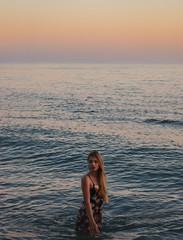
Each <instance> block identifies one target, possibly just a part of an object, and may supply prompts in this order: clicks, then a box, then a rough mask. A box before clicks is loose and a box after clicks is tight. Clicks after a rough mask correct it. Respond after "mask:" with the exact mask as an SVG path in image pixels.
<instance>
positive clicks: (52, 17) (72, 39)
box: [0, 0, 183, 59]
mask: <svg viewBox="0 0 183 240" xmlns="http://www.w3.org/2000/svg"><path fill="white" fill-rule="evenodd" d="M70 1H71V0H70ZM101 1H102V0H101ZM163 1H164V0H162V2H163ZM15 2H16V0H15ZM18 2H19V5H18ZM79 2H82V1H81V0H80V1H79ZM94 2H95V1H94ZM107 2H108V4H107V7H106V8H104V9H102V8H101V7H98V8H95V7H96V6H97V4H93V5H92V6H93V8H92V6H88V5H86V4H85V5H84V6H82V7H81V6H80V7H79V6H77V5H74V6H71V7H70V8H69V5H68V4H69V3H68V4H66V3H65V4H61V3H55V1H54V2H53V4H52V3H51V2H49V1H46V4H45V6H44V7H43V8H41V7H40V6H39V8H38V9H36V10H35V9H34V6H35V4H36V3H35V2H34V1H33V3H32V4H31V2H29V6H28V7H26V4H25V2H24V4H23V3H22V1H21V0H17V5H16V4H14V5H15V6H12V7H11V8H10V6H9V5H8V3H7V4H4V5H5V6H4V11H3V8H1V10H0V15H1V17H0V18H1V21H0V31H1V42H0V51H2V52H3V53H4V54H5V55H6V52H7V53H8V52H9V53H10V52H11V51H12V49H14V50H15V51H16V49H17V51H21V49H22V50H24V49H25V48H27V49H30V50H31V51H34V50H35V52H36V51H38V52H40V53H41V51H48V53H49V51H52V50H53V51H56V52H59V51H62V50H64V51H66V50H67V51H70V53H69V54H71V55H72V52H71V51H78V53H79V51H82V52H83V53H84V51H86V52H87V51H88V52H90V51H91V52H93V51H95V52H96V53H97V52H98V51H99V52H100V51H101V52H102V51H103V52H105V51H109V53H111V52H114V53H115V52H123V51H126V50H129V51H130V52H132V51H137V52H139V51H141V50H142V51H143V50H147V49H149V50H150V52H151V51H152V50H153V49H157V50H162V51H167V52H170V53H172V52H179V54H180V52H181V54H182V55H183V32H182V29H183V14H182V11H181V9H183V3H180V2H179V1H178V0H175V1H174V5H171V6H169V8H168V6H167V8H166V11H165V9H164V8H163V5H158V3H157V5H155V6H151V8H150V7H148V5H147V3H146V4H145V1H143V0H141V2H142V3H143V4H141V5H140V4H137V3H135V1H134V2H133V1H132V2H133V6H132V5H130V4H129V5H125V4H124V3H121V2H123V1H117V3H118V4H116V6H115V7H114V5H112V2H111V3H110V2H109V1H107ZM160 2H161V0H160ZM38 3H39V4H40V3H41V2H40V1H39V0H38V1H37V4H38ZM82 3H83V2H82ZM123 5H124V7H125V6H126V8H123ZM37 6H38V5H37ZM110 6H111V8H110ZM158 6H159V8H158ZM172 6H174V8H172ZM25 7H26V8H25ZM181 7H182V8H181ZM23 9H25V11H22V10H23ZM182 59H183V56H182Z"/></svg>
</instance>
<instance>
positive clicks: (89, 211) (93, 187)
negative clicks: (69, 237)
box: [76, 151, 108, 234]
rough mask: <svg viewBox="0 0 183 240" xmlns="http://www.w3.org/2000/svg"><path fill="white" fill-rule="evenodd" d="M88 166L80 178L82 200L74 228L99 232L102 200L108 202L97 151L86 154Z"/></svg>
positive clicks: (104, 175)
mask: <svg viewBox="0 0 183 240" xmlns="http://www.w3.org/2000/svg"><path fill="white" fill-rule="evenodd" d="M88 168H89V172H88V173H87V174H86V175H84V176H83V177H82V179H81V187H82V192H83V199H84V201H83V205H82V206H81V208H80V210H79V213H78V215H77V217H76V230H77V231H86V232H89V233H90V234H99V230H100V229H101V227H102V207H103V201H104V202H105V203H108V197H107V187H106V178H105V177H106V174H105V171H104V163H103V159H102V156H101V155H100V153H99V152H97V151H92V152H91V153H90V154H89V155H88Z"/></svg>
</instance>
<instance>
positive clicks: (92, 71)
mask: <svg viewBox="0 0 183 240" xmlns="http://www.w3.org/2000/svg"><path fill="white" fill-rule="evenodd" d="M0 86H1V88H0V91H1V94H0V101H1V111H0V146H1V152H0V196H1V200H0V240H14V239H18V240H25V239H26V240H38V239H44V240H57V239H58V240H65V239H78V240H79V239H103V240H109V239H110V240H117V239H123V240H161V239H163V240H164V239H170V240H181V239H183V65H176V64H174V65H173V64H172V65H171V64H169V65H165V64H164V65H163V64H161V65H160V64H144V65H143V64H139V65H138V64H137V65H136V64H0ZM92 150H98V151H99V152H100V153H101V155H102V156H103V159H104V165H105V171H106V174H107V186H108V196H109V204H108V205H104V208H103V230H102V231H101V233H100V235H99V236H95V237H91V236H88V235H86V234H78V233H77V232H76V231H75V217H76V215H77V213H78V210H79V208H80V205H81V204H82V201H83V199H82V192H81V187H80V181H81V177H82V176H83V175H84V174H85V173H87V171H88V168H87V160H86V159H87V155H88V153H89V152H90V151H92Z"/></svg>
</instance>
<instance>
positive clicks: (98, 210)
mask: <svg viewBox="0 0 183 240" xmlns="http://www.w3.org/2000/svg"><path fill="white" fill-rule="evenodd" d="M90 204H91V208H92V213H93V218H94V220H95V222H96V224H97V225H98V227H99V228H100V229H101V228H102V208H103V199H102V196H101V188H100V186H99V187H97V186H96V185H95V184H94V183H93V187H92V188H90ZM89 226H90V224H89V219H88V216H87V212H86V206H85V203H84V201H83V204H82V206H81V207H80V209H79V212H78V215H77V217H76V230H77V231H86V232H89Z"/></svg>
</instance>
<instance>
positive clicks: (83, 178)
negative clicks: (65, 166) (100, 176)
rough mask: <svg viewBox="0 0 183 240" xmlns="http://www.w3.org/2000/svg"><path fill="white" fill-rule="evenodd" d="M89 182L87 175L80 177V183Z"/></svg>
mask: <svg viewBox="0 0 183 240" xmlns="http://www.w3.org/2000/svg"><path fill="white" fill-rule="evenodd" d="M89 180H90V178H89V176H88V173H87V174H85V175H83V176H82V177H81V181H89Z"/></svg>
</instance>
